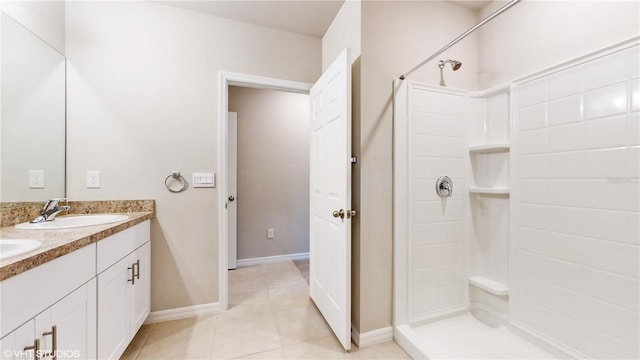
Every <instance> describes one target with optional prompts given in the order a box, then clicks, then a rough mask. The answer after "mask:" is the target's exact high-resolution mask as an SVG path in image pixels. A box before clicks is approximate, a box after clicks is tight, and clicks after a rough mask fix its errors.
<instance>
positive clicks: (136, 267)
mask: <svg viewBox="0 0 640 360" xmlns="http://www.w3.org/2000/svg"><path fill="white" fill-rule="evenodd" d="M133 266H134V270H133V275H134V276H135V277H136V279H138V280H139V279H140V260H137V261H136V262H135V263H134V264H133Z"/></svg>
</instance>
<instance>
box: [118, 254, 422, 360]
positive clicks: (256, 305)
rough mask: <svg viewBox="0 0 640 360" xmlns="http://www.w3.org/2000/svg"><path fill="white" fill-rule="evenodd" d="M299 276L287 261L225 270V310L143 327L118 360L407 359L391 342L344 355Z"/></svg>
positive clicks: (299, 271)
mask: <svg viewBox="0 0 640 360" xmlns="http://www.w3.org/2000/svg"><path fill="white" fill-rule="evenodd" d="M296 265H298V267H296ZM299 269H300V270H299ZM301 271H302V272H304V264H302V265H301V264H300V263H298V264H294V262H293V261H286V262H281V263H274V264H265V265H256V266H248V267H242V268H238V269H236V270H232V271H229V310H227V311H225V312H223V313H220V314H216V315H210V316H202V317H197V318H189V319H182V320H174V321H167V322H162V323H157V324H151V325H143V326H142V328H141V329H140V331H139V332H138V333H137V334H136V336H135V338H134V339H133V341H132V342H131V344H130V345H129V347H128V348H127V350H126V351H125V353H124V354H123V356H122V359H127V360H128V359H394V360H395V359H410V357H409V356H408V355H407V354H406V353H405V352H404V351H403V350H402V349H401V348H400V347H399V346H398V345H397V344H396V343H395V342H393V341H388V342H385V343H382V344H377V345H373V346H370V347H366V348H363V349H358V348H357V347H356V346H355V345H352V349H351V352H350V353H346V352H345V351H344V350H343V349H342V346H341V345H340V343H339V342H338V340H337V339H336V338H335V337H334V335H333V333H332V332H331V329H330V328H329V325H327V323H326V322H325V321H324V318H323V317H322V315H320V312H319V311H318V310H317V309H316V307H315V305H314V304H313V302H312V301H311V299H309V286H308V284H307V280H305V278H304V275H303V274H302V273H301Z"/></svg>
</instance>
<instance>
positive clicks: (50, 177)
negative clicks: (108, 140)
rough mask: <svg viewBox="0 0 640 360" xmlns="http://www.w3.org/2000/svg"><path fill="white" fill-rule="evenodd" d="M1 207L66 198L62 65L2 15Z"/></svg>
mask: <svg viewBox="0 0 640 360" xmlns="http://www.w3.org/2000/svg"><path fill="white" fill-rule="evenodd" d="M0 25H1V29H0V30H1V33H0V34H1V39H0V61H1V66H0V67H1V69H0V84H1V87H0V91H1V93H0V108H1V115H0V116H1V117H0V203H2V206H10V205H12V204H11V203H15V202H40V201H44V200H46V199H51V198H55V197H63V196H65V148H66V145H65V143H66V141H65V140H66V138H65V134H66V131H65V123H66V121H65V117H66V110H65V102H66V98H65V96H66V91H65V86H66V81H65V78H66V63H65V62H66V59H65V57H64V55H62V54H60V53H59V52H58V51H56V50H55V49H54V48H53V47H51V46H50V45H49V44H47V43H46V42H44V41H43V40H42V39H40V38H39V37H37V36H36V35H35V34H33V33H32V32H31V31H29V30H28V29H26V28H25V27H24V26H22V25H21V24H19V23H18V22H16V21H15V20H14V19H12V18H11V17H10V16H8V15H6V14H5V13H4V12H2V13H1V19H0Z"/></svg>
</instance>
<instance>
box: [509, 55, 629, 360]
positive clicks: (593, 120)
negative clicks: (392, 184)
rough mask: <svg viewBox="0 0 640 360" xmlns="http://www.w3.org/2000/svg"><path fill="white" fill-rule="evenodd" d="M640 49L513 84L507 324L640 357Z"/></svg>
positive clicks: (594, 349)
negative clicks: (512, 223)
mask: <svg viewBox="0 0 640 360" xmlns="http://www.w3.org/2000/svg"><path fill="white" fill-rule="evenodd" d="M638 52H639V51H638V47H637V46H636V47H633V48H631V49H626V50H624V51H620V52H617V53H614V54H611V55H608V56H605V57H602V58H599V59H596V60H592V61H589V62H586V63H583V64H580V65H577V66H574V67H571V68H568V69H566V70H564V71H561V72H558V73H555V74H552V75H549V76H546V77H543V78H540V79H537V80H534V81H531V82H528V83H524V84H521V85H519V87H518V92H517V93H518V95H517V129H518V130H517V133H516V135H517V153H516V154H515V156H516V162H515V164H516V166H517V169H514V177H515V181H514V190H516V191H517V192H512V198H513V200H514V205H515V206H516V213H515V215H516V222H515V229H514V235H515V239H514V241H513V244H514V245H515V254H516V259H515V261H514V262H513V263H512V264H514V268H515V272H516V276H515V278H514V281H515V283H516V288H515V293H513V295H512V303H513V308H512V310H513V311H512V313H511V316H512V320H514V322H516V323H518V324H520V325H522V326H524V327H526V328H528V329H531V330H533V331H534V332H537V333H539V334H541V335H543V336H545V337H549V338H552V339H555V340H556V341H558V342H560V343H561V344H562V345H564V346H567V347H570V348H571V349H573V350H575V351H577V352H579V353H581V354H583V355H585V356H587V357H590V358H598V359H611V358H635V359H637V358H639V356H640V351H639V350H638V349H639V339H640V334H639V333H638V328H639V327H640V315H639V308H638V304H639V302H640V299H639V296H638V294H639V279H638V278H639V272H640V263H639V254H640V230H639V228H640V221H639V219H640V216H639V212H638V211H639V201H640V197H639V195H640V194H639V191H638V189H639V188H640V184H639V182H638V178H639V173H640V170H639V163H640V157H639V154H640V140H639V132H640V126H639V124H640V116H639V110H640V104H639V99H640V90H639V84H640V79H638V76H639V74H638V71H639V69H640V64H639V62H638Z"/></svg>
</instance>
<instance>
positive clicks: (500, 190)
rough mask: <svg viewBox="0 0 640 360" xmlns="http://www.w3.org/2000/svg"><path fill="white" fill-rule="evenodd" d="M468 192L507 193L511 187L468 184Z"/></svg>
mask: <svg viewBox="0 0 640 360" xmlns="http://www.w3.org/2000/svg"><path fill="white" fill-rule="evenodd" d="M469 192H470V193H472V194H493V195H509V193H510V192H511V189H510V188H508V187H479V186H469Z"/></svg>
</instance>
